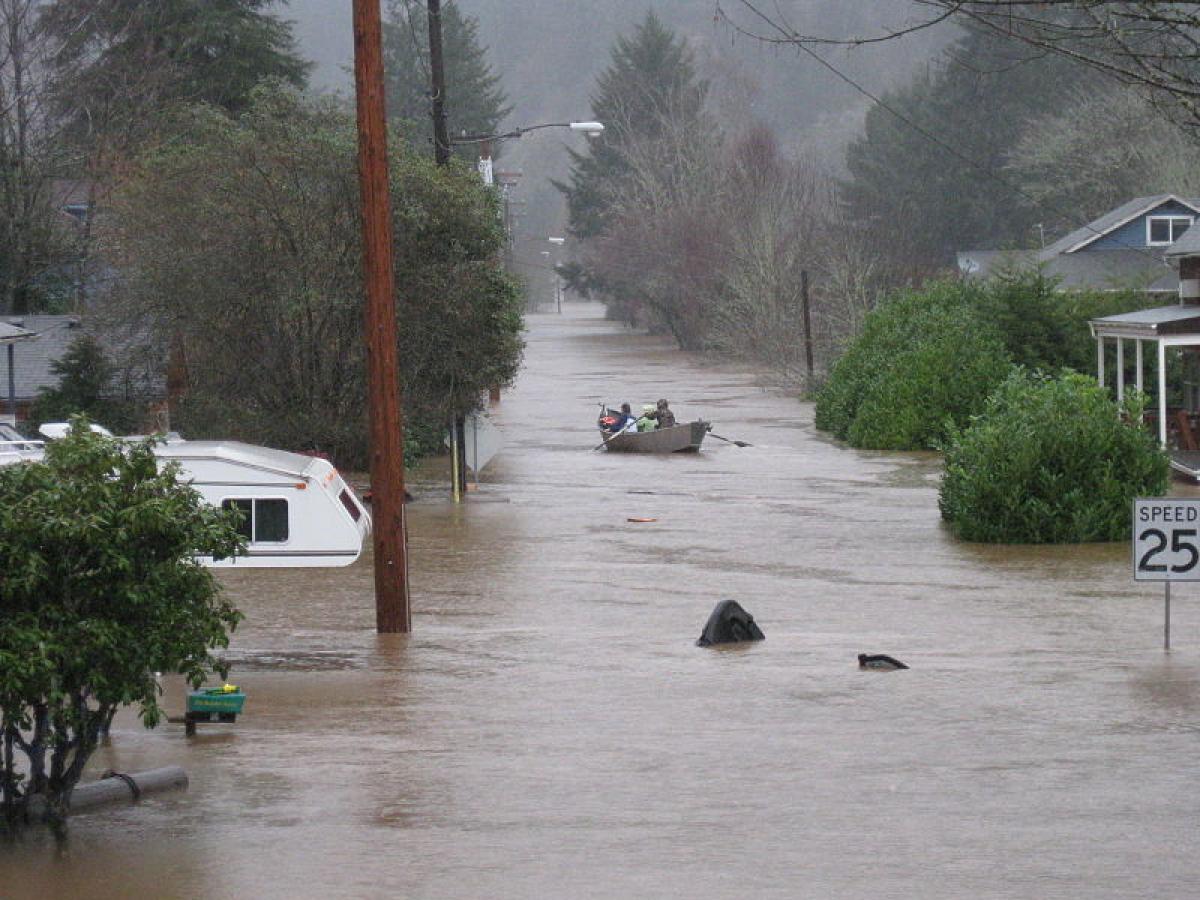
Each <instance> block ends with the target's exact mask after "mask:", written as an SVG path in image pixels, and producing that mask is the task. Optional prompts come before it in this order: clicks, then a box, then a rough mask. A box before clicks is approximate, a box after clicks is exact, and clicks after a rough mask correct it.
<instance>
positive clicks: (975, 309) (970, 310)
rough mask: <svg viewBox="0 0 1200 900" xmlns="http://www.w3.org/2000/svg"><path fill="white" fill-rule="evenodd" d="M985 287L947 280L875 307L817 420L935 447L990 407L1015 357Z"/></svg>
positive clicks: (873, 438) (824, 395)
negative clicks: (987, 306) (986, 309)
mask: <svg viewBox="0 0 1200 900" xmlns="http://www.w3.org/2000/svg"><path fill="white" fill-rule="evenodd" d="M982 296H983V289H982V288H981V287H979V286H977V285H973V284H964V283H961V282H952V281H943V282H937V283H934V284H931V285H929V286H928V287H927V288H926V289H925V290H921V291H915V290H906V291H900V292H898V293H896V294H894V295H892V296H891V297H889V298H888V300H887V301H885V302H884V303H882V304H881V305H880V306H879V308H878V309H876V310H875V311H874V312H873V313H871V314H870V315H869V316H868V317H867V320H866V323H865V324H864V326H863V330H862V333H861V334H860V335H859V336H858V338H857V339H856V340H855V341H854V342H853V343H852V344H851V345H850V347H849V348H848V349H847V351H846V353H845V354H844V355H843V356H842V357H841V359H839V360H838V362H837V364H836V365H835V366H834V368H833V371H832V372H831V373H830V376H829V380H828V382H827V383H826V384H825V386H824V387H823V388H822V390H821V391H820V393H819V394H818V396H817V409H816V425H817V427H818V428H820V429H822V430H824V431H828V432H830V433H832V434H833V435H834V436H835V437H838V438H840V439H842V440H845V441H848V442H849V443H850V444H851V445H853V446H855V447H865V448H872V449H881V450H882V449H887V450H918V449H925V448H932V447H937V446H939V445H940V444H941V442H942V441H943V439H944V438H945V437H946V434H947V428H948V427H949V426H950V425H951V424H953V423H957V424H958V425H963V424H965V423H966V422H967V420H968V418H969V417H970V416H972V415H974V414H975V413H978V412H979V411H980V410H981V409H982V408H983V403H984V400H985V399H986V398H987V395H988V393H989V392H990V391H991V389H992V388H993V387H994V386H995V385H996V384H998V383H999V382H1000V381H1001V380H1003V379H1004V377H1005V376H1006V374H1007V373H1008V370H1009V368H1010V367H1011V360H1010V357H1009V355H1008V353H1007V352H1006V351H1005V349H1004V341H1003V337H1002V335H1001V333H1000V330H999V328H998V327H996V325H995V324H994V323H992V322H989V321H988V320H987V319H986V318H985V317H984V316H983V315H982V312H981V303H980V300H981V298H982Z"/></svg>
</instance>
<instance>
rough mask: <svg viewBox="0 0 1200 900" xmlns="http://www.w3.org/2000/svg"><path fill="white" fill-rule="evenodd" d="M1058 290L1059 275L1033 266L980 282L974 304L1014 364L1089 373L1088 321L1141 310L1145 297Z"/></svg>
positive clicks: (1092, 351) (1092, 362) (1092, 356)
mask: <svg viewBox="0 0 1200 900" xmlns="http://www.w3.org/2000/svg"><path fill="white" fill-rule="evenodd" d="M1058 288H1059V279H1056V278H1047V277H1046V276H1045V275H1043V274H1042V273H1041V272H1040V271H1038V270H1036V269H1034V270H1030V269H1023V270H1013V271H1006V272H1002V273H1001V274H999V275H997V276H996V277H995V278H993V279H991V280H990V281H988V282H987V283H986V284H985V285H984V286H983V290H982V291H981V292H980V294H979V303H980V307H979V308H980V311H981V312H982V313H983V315H984V317H985V318H986V319H987V320H988V321H990V322H992V323H993V324H994V325H995V326H996V327H997V329H998V330H999V332H1000V336H1001V339H1002V340H1003V341H1004V346H1005V349H1007V350H1008V354H1009V356H1011V357H1012V360H1013V362H1014V363H1016V364H1017V365H1019V366H1024V367H1025V368H1027V369H1031V370H1032V369H1040V370H1042V371H1043V372H1057V371H1059V370H1060V369H1064V368H1069V369H1074V370H1075V371H1077V372H1084V373H1090V372H1094V371H1095V368H1096V341H1095V339H1094V338H1093V337H1092V335H1091V331H1090V329H1089V328H1088V320H1090V319H1097V318H1100V317H1102V316H1111V315H1115V314H1117V313H1123V312H1131V311H1132V310H1135V309H1142V308H1143V307H1145V306H1146V305H1147V295H1146V294H1144V293H1140V292H1135V291H1061V290H1059V289H1058Z"/></svg>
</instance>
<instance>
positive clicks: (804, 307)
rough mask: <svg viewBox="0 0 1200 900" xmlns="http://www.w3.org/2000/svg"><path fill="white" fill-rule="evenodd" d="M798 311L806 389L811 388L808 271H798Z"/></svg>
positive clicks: (811, 367) (810, 319)
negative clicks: (802, 329)
mask: <svg viewBox="0 0 1200 900" xmlns="http://www.w3.org/2000/svg"><path fill="white" fill-rule="evenodd" d="M800 310H801V313H802V314H803V315H804V362H805V365H806V366H807V367H808V387H809V389H810V390H811V388H812V379H813V339H812V317H811V316H810V315H809V312H808V270H807V269H802V270H801V271H800Z"/></svg>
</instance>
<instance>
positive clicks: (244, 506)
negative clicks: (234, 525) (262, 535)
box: [221, 500, 254, 541]
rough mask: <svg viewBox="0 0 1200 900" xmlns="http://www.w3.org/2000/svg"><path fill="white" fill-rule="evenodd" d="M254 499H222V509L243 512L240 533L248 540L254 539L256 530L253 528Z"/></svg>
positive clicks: (239, 527) (239, 524) (239, 525)
mask: <svg viewBox="0 0 1200 900" xmlns="http://www.w3.org/2000/svg"><path fill="white" fill-rule="evenodd" d="M253 503H254V501H252V500H222V501H221V509H236V510H237V511H238V512H240V513H241V514H242V519H241V521H240V522H239V523H238V534H240V535H241V536H242V537H244V538H245V539H246V540H248V541H252V540H254V531H253V529H252V526H253V523H254V506H253Z"/></svg>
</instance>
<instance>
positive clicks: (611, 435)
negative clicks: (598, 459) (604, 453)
mask: <svg viewBox="0 0 1200 900" xmlns="http://www.w3.org/2000/svg"><path fill="white" fill-rule="evenodd" d="M624 431H625V429H624V428H622V429H621V431H614V432H613V433H612V434H610V435H609V436H608V437H606V438H605V439H604V440H602V441H601V442H600V443H598V444H597V445H596V446H595V447H593V448H592V452H593V453H595V452H596V451H597V450H599V449H600V448H601V447H607V446H608V442H609V441H611V440H612V439H613V438H615V437H616V436H617V435H618V434H621V433H622V432H624Z"/></svg>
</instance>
